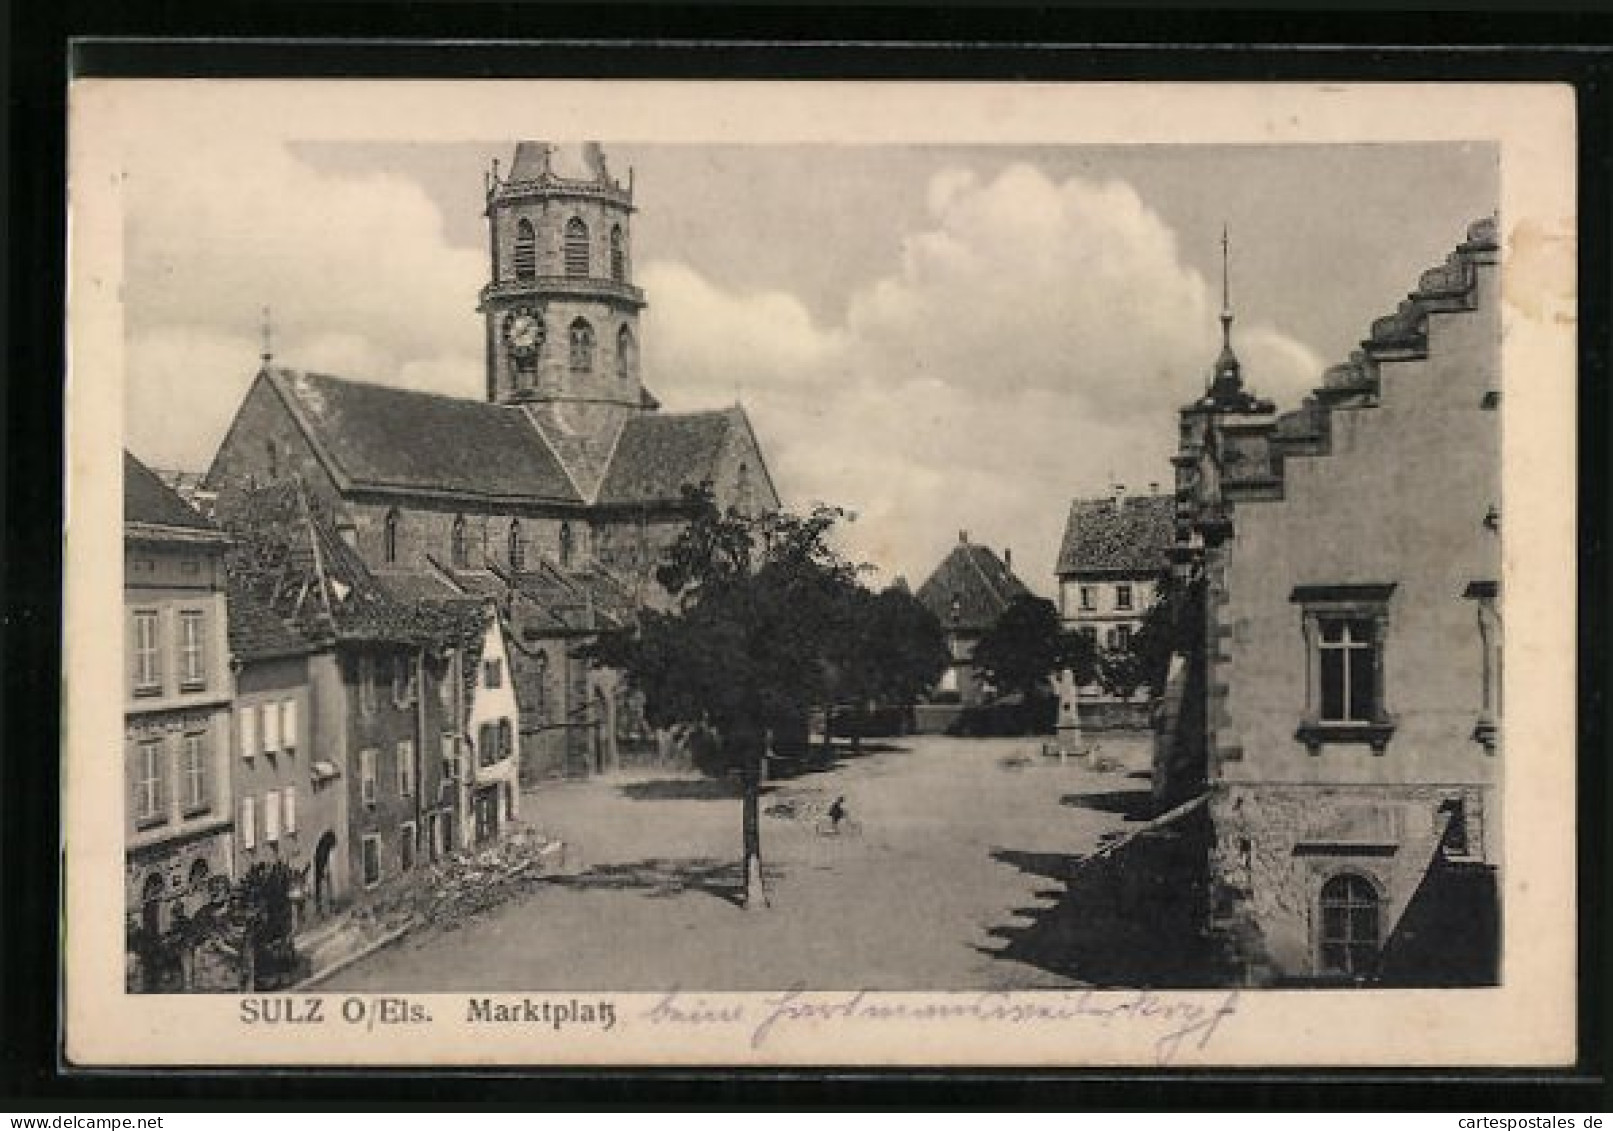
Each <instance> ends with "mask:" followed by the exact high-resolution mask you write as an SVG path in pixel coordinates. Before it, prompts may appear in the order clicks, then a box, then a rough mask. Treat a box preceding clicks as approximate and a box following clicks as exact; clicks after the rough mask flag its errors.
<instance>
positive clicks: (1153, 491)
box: [1148, 479, 1159, 495]
mask: <svg viewBox="0 0 1613 1131" xmlns="http://www.w3.org/2000/svg"><path fill="white" fill-rule="evenodd" d="M1148 493H1149V494H1150V495H1157V494H1159V480H1157V479H1150V480H1149V481H1148Z"/></svg>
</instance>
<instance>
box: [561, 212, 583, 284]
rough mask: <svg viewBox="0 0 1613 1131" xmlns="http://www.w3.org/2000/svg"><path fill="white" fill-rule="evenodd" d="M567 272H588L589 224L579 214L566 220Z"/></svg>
mask: <svg viewBox="0 0 1613 1131" xmlns="http://www.w3.org/2000/svg"><path fill="white" fill-rule="evenodd" d="M566 274H567V275H571V276H586V275H587V274H588V225H587V224H584V223H583V222H582V219H581V218H580V217H577V216H573V217H572V218H571V219H570V220H567V221H566Z"/></svg>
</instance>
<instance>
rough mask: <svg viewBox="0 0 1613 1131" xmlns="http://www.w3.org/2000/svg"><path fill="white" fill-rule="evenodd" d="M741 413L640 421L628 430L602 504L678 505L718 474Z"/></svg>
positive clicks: (630, 423) (608, 476) (620, 442)
mask: <svg viewBox="0 0 1613 1131" xmlns="http://www.w3.org/2000/svg"><path fill="white" fill-rule="evenodd" d="M735 411H736V410H733V409H726V410H722V411H717V412H690V413H680V414H676V415H666V416H663V415H660V414H649V415H645V416H635V417H633V418H632V419H630V420H629V421H628V422H627V424H626V425H625V426H624V427H623V428H622V434H621V438H620V439H618V440H617V442H616V451H615V453H614V454H613V455H612V457H611V463H610V470H608V471H607V472H606V473H605V479H604V482H603V483H601V484H600V487H599V496H598V501H599V502H600V503H602V504H607V505H617V506H620V505H632V504H639V503H664V502H678V501H680V500H681V499H682V497H683V488H684V487H685V486H690V487H698V486H700V485H701V484H702V483H705V482H707V481H708V480H710V479H711V478H712V477H713V476H714V475H715V474H716V470H717V457H718V456H719V455H720V454H721V452H722V446H723V442H724V441H725V440H726V439H727V438H728V433H729V430H730V429H731V428H733V427H734V425H735V420H734V417H735Z"/></svg>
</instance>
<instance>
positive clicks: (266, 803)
mask: <svg viewBox="0 0 1613 1131" xmlns="http://www.w3.org/2000/svg"><path fill="white" fill-rule="evenodd" d="M279 839H280V791H279V790H275V789H271V790H270V791H269V792H268V793H265V794H264V795H263V842H264V843H265V844H273V843H274V842H275V841H277V840H279Z"/></svg>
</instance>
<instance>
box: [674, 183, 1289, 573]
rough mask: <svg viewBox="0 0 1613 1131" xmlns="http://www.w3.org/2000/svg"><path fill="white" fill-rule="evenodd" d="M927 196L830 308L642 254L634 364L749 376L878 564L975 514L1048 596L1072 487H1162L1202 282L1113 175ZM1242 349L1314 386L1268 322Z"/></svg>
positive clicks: (962, 186) (725, 396) (792, 451)
mask: <svg viewBox="0 0 1613 1131" xmlns="http://www.w3.org/2000/svg"><path fill="white" fill-rule="evenodd" d="M926 200H927V202H928V205H929V210H930V220H929V224H928V226H927V227H926V228H925V230H923V231H919V232H914V233H912V234H910V235H909V236H908V238H907V240H906V242H905V246H904V254H903V257H902V262H901V266H900V270H899V271H898V272H896V273H893V274H892V275H891V276H889V277H886V278H882V279H878V280H875V281H873V282H871V283H869V284H867V285H865V286H862V287H861V288H859V289H857V290H856V291H855V292H853V293H852V294H850V295H849V296H848V300H847V306H846V314H845V318H844V321H843V323H842V324H839V325H833V326H821V325H815V324H814V323H813V321H812V319H811V318H810V316H809V315H808V313H807V311H806V308H805V307H804V305H802V304H801V303H800V302H798V301H796V300H794V299H792V298H790V297H789V296H787V295H762V296H756V295H739V294H733V293H730V292H727V291H725V290H724V289H723V288H722V287H721V286H720V285H719V284H717V283H715V282H713V281H711V280H708V279H705V278H703V277H701V276H700V275H698V274H697V273H695V272H694V271H692V270H691V269H689V268H688V267H686V266H683V265H677V264H652V265H651V266H649V267H648V268H646V270H645V272H644V281H645V283H646V287H647V288H648V289H649V291H650V294H651V296H652V298H653V300H654V303H655V307H654V312H655V313H654V319H655V320H654V325H653V327H651V328H647V331H646V336H645V358H646V371H647V372H650V373H654V374H658V375H660V376H659V377H658V378H657V380H658V382H659V385H660V386H662V388H661V390H660V391H661V393H662V395H663V396H665V397H666V398H667V399H668V402H669V404H674V405H682V404H687V403H694V402H698V403H702V404H717V403H726V402H729V401H732V400H733V399H734V396H735V390H736V389H739V390H742V391H743V399H744V401H745V403H746V406H747V407H748V408H749V410H750V412H751V414H752V417H753V419H754V421H755V423H756V426H757V428H758V431H759V432H760V433H761V436H762V439H763V443H764V445H765V446H766V448H767V451H768V452H769V454H770V458H771V460H772V465H773V471H774V474H775V478H777V479H778V480H779V482H780V486H781V489H782V490H784V491H785V492H786V493H787V494H789V495H791V496H792V498H793V501H796V502H801V503H804V502H807V501H810V500H814V499H824V500H828V501H832V502H835V503H839V504H842V505H845V506H848V507H850V508H852V509H853V510H855V511H857V512H858V513H859V516H860V517H859V520H858V522H857V523H856V524H855V526H854V527H853V528H852V531H851V532H850V535H849V539H848V541H849V545H850V548H851V549H852V551H853V552H854V553H857V554H859V555H860V556H862V557H864V558H867V559H869V560H873V561H876V562H878V563H879V564H880V565H881V566H882V567H883V568H884V572H885V574H886V576H890V575H894V574H896V573H901V574H904V575H906V576H907V577H908V578H909V580H911V581H912V582H914V583H915V584H917V583H918V582H919V581H921V580H922V579H923V577H924V576H925V575H926V574H927V573H928V571H929V570H930V569H931V568H933V566H934V565H935V563H936V562H937V561H938V560H939V558H940V556H941V555H942V554H944V553H945V552H946V550H947V548H948V547H949V546H950V545H951V544H952V542H953V541H954V540H955V538H956V534H957V531H958V530H960V529H967V530H969V531H970V536H971V538H972V539H974V540H975V541H981V542H986V543H988V544H991V545H993V546H995V547H998V548H1002V547H1004V546H1011V547H1012V548H1013V549H1014V551H1015V566H1016V572H1019V573H1020V574H1021V576H1022V577H1023V578H1024V579H1025V580H1026V582H1027V583H1029V584H1031V585H1032V586H1033V587H1035V588H1038V589H1041V590H1043V591H1048V590H1050V589H1051V587H1052V569H1053V563H1054V558H1055V556H1056V553H1057V547H1058V542H1059V538H1060V535H1061V533H1062V528H1063V522H1064V516H1065V513H1066V512H1067V510H1068V506H1069V500H1070V498H1071V497H1073V496H1075V495H1077V494H1081V493H1101V492H1103V491H1105V490H1107V488H1108V486H1109V483H1110V482H1111V476H1112V477H1113V478H1114V479H1116V480H1118V481H1120V482H1124V483H1126V484H1127V485H1128V487H1129V488H1130V489H1132V490H1134V491H1135V490H1146V489H1147V485H1148V484H1149V483H1150V482H1157V483H1159V484H1160V486H1161V489H1162V490H1168V489H1169V486H1170V477H1171V468H1170V466H1169V456H1170V454H1171V449H1172V445H1173V444H1174V439H1175V412H1176V409H1177V408H1178V407H1179V406H1180V405H1181V404H1183V403H1185V402H1186V401H1188V400H1190V399H1191V398H1192V397H1193V396H1195V395H1196V394H1197V393H1198V392H1199V390H1200V389H1201V388H1202V382H1203V379H1204V375H1205V374H1206V372H1207V371H1208V369H1209V366H1210V363H1211V362H1212V361H1213V359H1214V357H1215V355H1216V353H1217V351H1218V349H1219V333H1220V330H1219V326H1218V323H1217V320H1216V317H1215V315H1216V304H1215V301H1214V296H1213V295H1212V292H1211V291H1210V289H1209V287H1208V286H1207V284H1206V282H1205V280H1204V279H1203V278H1202V277H1201V276H1200V275H1199V274H1198V273H1197V272H1195V271H1193V270H1191V269H1189V268H1187V267H1186V266H1185V265H1184V264H1183V262H1182V260H1181V258H1180V255H1179V253H1178V249H1177V244H1176V237H1175V234H1174V233H1173V232H1172V231H1171V229H1170V228H1169V227H1168V226H1167V225H1166V224H1165V223H1164V222H1163V221H1162V220H1161V219H1160V218H1159V216H1158V215H1157V214H1155V213H1154V212H1152V211H1151V210H1150V209H1149V208H1148V207H1147V206H1146V204H1145V203H1144V202H1143V201H1142V200H1141V199H1140V198H1139V197H1138V195H1137V194H1136V192H1135V191H1134V190H1133V189H1132V188H1131V186H1129V185H1127V184H1125V183H1124V182H1120V181H1113V180H1109V181H1090V180H1083V179H1079V178H1072V179H1070V180H1067V181H1064V182H1062V183H1058V182H1055V181H1053V180H1051V179H1049V178H1048V177H1047V176H1045V175H1044V174H1043V173H1041V172H1040V171H1039V170H1037V169H1034V168H1032V167H1030V166H1025V165H1016V166H1012V167H1009V168H1007V169H1005V170H1003V171H1002V172H1000V173H999V174H998V175H997V176H996V177H994V178H992V179H989V180H986V181H982V180H980V179H979V178H978V177H976V176H975V175H974V174H973V173H970V172H968V171H964V170H946V171H943V172H940V173H937V174H936V175H935V176H934V177H933V178H932V179H931V182H930V185H929V189H928V192H927V195H926ZM1235 343H1236V346H1237V348H1238V350H1239V351H1240V357H1241V359H1242V360H1243V362H1244V364H1245V372H1246V374H1248V376H1249V379H1250V380H1251V383H1252V384H1253V385H1254V386H1255V387H1256V388H1257V390H1258V391H1260V392H1261V393H1262V394H1263V395H1267V396H1273V397H1275V398H1277V399H1278V400H1279V403H1283V404H1293V403H1297V400H1298V398H1299V396H1300V395H1302V394H1303V393H1304V392H1305V391H1307V390H1309V389H1310V388H1312V387H1313V386H1314V385H1315V384H1316V382H1317V379H1318V377H1319V374H1320V370H1321V365H1320V363H1319V361H1318V360H1317V358H1316V357H1315V355H1314V354H1313V353H1312V352H1311V350H1310V349H1309V348H1308V347H1306V346H1305V345H1304V344H1302V343H1300V342H1297V341H1295V340H1293V339H1292V338H1289V337H1287V336H1286V335H1284V334H1282V333H1281V332H1280V331H1278V330H1276V329H1275V328H1273V327H1270V326H1263V325H1254V326H1250V327H1247V328H1243V327H1240V328H1238V329H1237V330H1236V331H1235Z"/></svg>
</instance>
